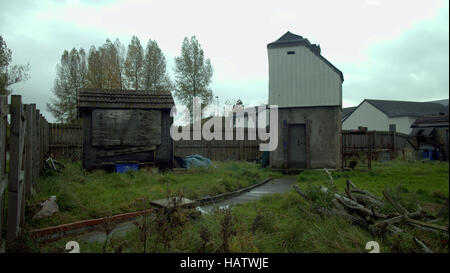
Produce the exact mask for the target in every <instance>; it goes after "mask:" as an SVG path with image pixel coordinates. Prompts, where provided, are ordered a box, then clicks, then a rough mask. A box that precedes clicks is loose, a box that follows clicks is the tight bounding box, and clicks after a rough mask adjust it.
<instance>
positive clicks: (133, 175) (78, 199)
mask: <svg viewBox="0 0 450 273" xmlns="http://www.w3.org/2000/svg"><path fill="white" fill-rule="evenodd" d="M65 166H66V168H65V170H64V171H63V172H61V173H50V174H47V175H46V176H43V177H41V178H40V179H39V180H38V182H37V188H38V189H37V194H36V195H35V196H34V197H33V200H32V203H37V202H39V201H43V200H45V199H47V198H49V197H50V196H51V195H56V197H57V203H58V205H59V209H60V211H59V212H58V213H57V214H55V215H53V216H51V217H49V218H44V219H39V220H38V219H33V220H31V219H29V220H28V221H29V223H30V225H31V227H32V228H40V227H46V226H53V225H59V224H63V223H70V222H74V221H78V220H83V219H91V218H98V217H104V216H107V215H113V214H118V213H124V212H130V211H134V210H135V209H134V208H133V207H131V206H130V205H132V203H133V202H134V201H135V200H136V199H137V198H142V197H144V198H146V199H148V200H157V199H162V198H166V196H167V194H168V193H173V194H175V193H176V192H178V191H182V192H183V193H184V196H185V197H186V198H189V199H198V198H201V197H204V196H206V195H211V196H212V195H216V194H220V193H223V192H227V191H233V190H236V189H239V188H243V187H247V186H250V185H252V184H256V183H259V182H261V181H262V180H264V179H265V178H267V177H276V176H280V174H279V173H275V172H272V171H270V170H269V169H261V168H260V167H259V165H257V164H254V163H249V162H214V166H213V167H208V168H197V169H193V170H189V171H188V172H187V173H173V172H166V173H157V172H155V171H154V170H153V171H152V170H145V169H144V170H139V171H138V172H129V173H125V174H119V173H107V172H105V171H104V170H95V171H92V172H86V171H85V170H83V168H82V166H81V163H80V162H75V163H66V164H65ZM33 212H34V211H32V210H31V211H29V213H28V217H29V218H31V216H32V214H33Z"/></svg>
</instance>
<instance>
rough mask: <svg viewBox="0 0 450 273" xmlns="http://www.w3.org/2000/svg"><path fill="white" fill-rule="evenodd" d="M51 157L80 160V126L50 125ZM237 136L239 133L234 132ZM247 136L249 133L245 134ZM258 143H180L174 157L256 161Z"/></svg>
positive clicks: (233, 141)
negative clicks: (191, 156) (194, 156)
mask: <svg viewBox="0 0 450 273" xmlns="http://www.w3.org/2000/svg"><path fill="white" fill-rule="evenodd" d="M49 130H50V132H49V136H50V144H49V145H50V154H51V155H52V156H53V157H69V158H72V159H74V160H78V159H81V154H82V138H83V132H82V131H83V129H82V127H81V126H80V125H67V124H56V123H53V124H50V125H49ZM233 133H234V135H236V132H235V131H234V132H233ZM244 134H245V136H246V135H247V132H244ZM259 143H260V141H259V140H212V141H207V140H204V139H202V140H179V141H174V143H173V145H174V155H175V156H181V157H183V156H187V155H192V154H200V155H203V156H206V157H208V158H210V159H212V160H219V161H222V160H255V159H256V157H257V156H259V155H260V152H259Z"/></svg>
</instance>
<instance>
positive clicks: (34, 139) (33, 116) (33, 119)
mask: <svg viewBox="0 0 450 273" xmlns="http://www.w3.org/2000/svg"><path fill="white" fill-rule="evenodd" d="M31 124H33V125H32V127H33V129H32V142H33V143H32V144H31V145H32V161H31V169H32V177H33V179H32V188H33V187H34V186H35V185H36V181H37V178H38V175H39V172H38V168H37V166H36V162H37V159H38V153H37V130H36V128H37V127H36V104H31Z"/></svg>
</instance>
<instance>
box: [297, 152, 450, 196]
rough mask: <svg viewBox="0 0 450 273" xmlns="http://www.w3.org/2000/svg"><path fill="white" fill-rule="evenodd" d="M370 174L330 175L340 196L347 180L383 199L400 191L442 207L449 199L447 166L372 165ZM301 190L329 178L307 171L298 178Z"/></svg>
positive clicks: (412, 163) (413, 163)
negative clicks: (389, 191)
mask: <svg viewBox="0 0 450 273" xmlns="http://www.w3.org/2000/svg"><path fill="white" fill-rule="evenodd" d="M372 165H373V166H372V170H370V171H369V170H356V171H351V172H341V171H334V172H331V173H332V176H333V179H334V183H335V185H336V187H337V188H338V190H339V191H340V192H344V188H345V187H346V183H347V179H350V180H351V181H352V182H353V183H354V184H355V185H356V186H357V187H358V188H361V189H364V190H368V191H370V192H372V193H373V194H375V195H378V196H380V197H381V196H382V191H383V190H384V189H387V188H391V189H399V188H400V189H401V191H403V192H404V193H408V194H409V195H411V196H412V195H417V196H416V197H417V198H416V199H418V200H420V201H421V202H424V203H425V204H427V203H428V204H432V203H438V204H440V203H442V202H443V201H442V198H440V197H438V196H442V197H446V198H448V195H449V163H448V162H439V161H423V162H422V161H390V162H384V163H378V162H373V163H372ZM297 181H298V183H297V184H298V185H299V186H300V188H303V189H305V188H306V187H307V186H308V185H311V184H313V185H315V184H327V183H329V181H330V180H329V178H328V176H327V175H326V174H325V172H324V171H322V170H308V171H305V172H302V173H300V174H299V175H298V177H297Z"/></svg>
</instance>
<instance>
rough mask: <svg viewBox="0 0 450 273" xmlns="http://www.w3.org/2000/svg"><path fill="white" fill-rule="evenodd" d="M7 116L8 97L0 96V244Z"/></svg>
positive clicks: (1, 238)
mask: <svg viewBox="0 0 450 273" xmlns="http://www.w3.org/2000/svg"><path fill="white" fill-rule="evenodd" d="M8 114H9V106H8V96H0V242H1V241H2V240H3V222H4V207H5V200H6V199H5V194H4V191H5V188H6V185H7V183H8V177H7V175H6V174H5V171H6V134H7V131H6V130H7V122H8V121H7V116H8Z"/></svg>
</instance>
